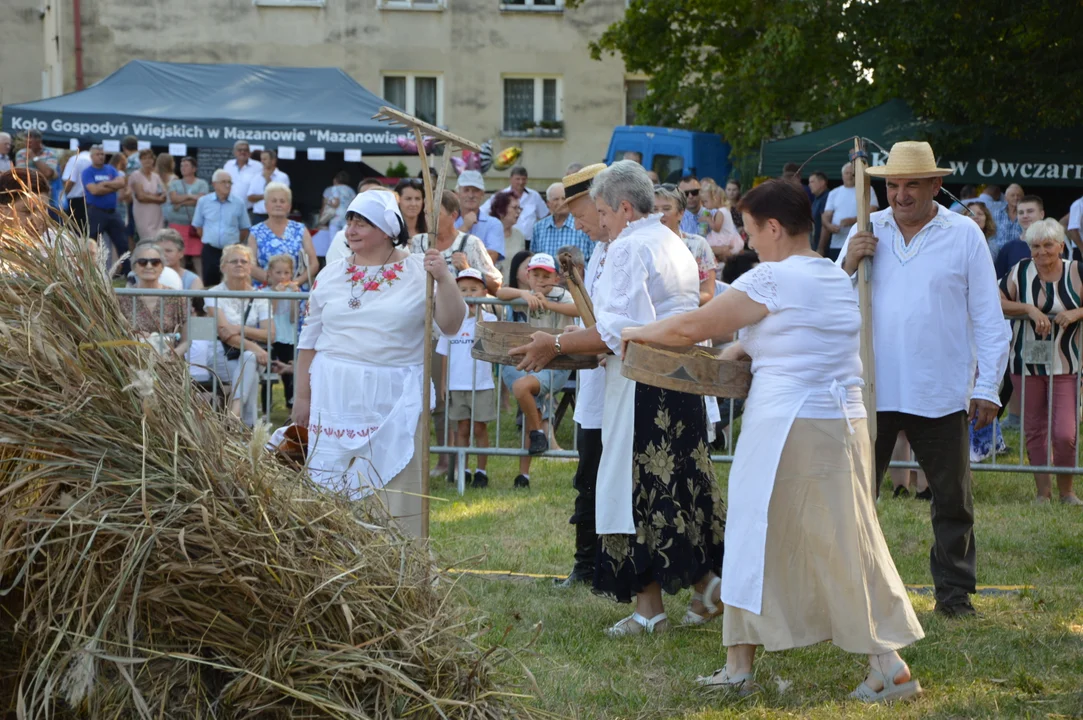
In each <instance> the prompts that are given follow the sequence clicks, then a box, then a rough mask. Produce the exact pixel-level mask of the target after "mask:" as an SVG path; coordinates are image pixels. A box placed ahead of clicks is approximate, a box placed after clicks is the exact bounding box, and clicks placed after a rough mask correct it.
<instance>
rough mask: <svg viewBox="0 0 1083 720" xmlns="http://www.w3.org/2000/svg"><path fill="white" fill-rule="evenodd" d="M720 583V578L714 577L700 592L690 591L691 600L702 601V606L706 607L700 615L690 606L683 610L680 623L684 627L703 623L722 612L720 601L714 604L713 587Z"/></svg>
mask: <svg viewBox="0 0 1083 720" xmlns="http://www.w3.org/2000/svg"><path fill="white" fill-rule="evenodd" d="M721 584H722V578H720V577H715V578H713V579H712V580H711V581H710V582H709V583H707V588H706V589H705V590H704V591H703V592H702V593H698V592H696V591H695V590H693V591H692V601H693V602H695V601H696V600H698V601H700V602H701V603H703V607H705V608H707V614H706V615H700V614H699V613H698V612H695V611H694V610H692V608H691V607H690V608H688V609H687V610H685V612H684V620H682V621H681V625H683V626H685V627H689V626H696V625H704V624H706V623H709V622H710V621H712V620H714V619H715V618H716V617H718V616H720V615H721V614H722V610H723V606H722V603H718V604H717V605H715V604H714V591H715V588H717V587H718V586H719V585H721Z"/></svg>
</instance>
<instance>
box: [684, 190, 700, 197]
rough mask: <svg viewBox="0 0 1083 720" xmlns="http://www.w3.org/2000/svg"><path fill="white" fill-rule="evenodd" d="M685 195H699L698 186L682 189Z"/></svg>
mask: <svg viewBox="0 0 1083 720" xmlns="http://www.w3.org/2000/svg"><path fill="white" fill-rule="evenodd" d="M684 195H685V197H697V196H698V195H699V188H691V189H689V190H685V191H684Z"/></svg>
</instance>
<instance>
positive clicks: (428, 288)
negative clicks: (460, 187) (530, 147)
mask: <svg viewBox="0 0 1083 720" xmlns="http://www.w3.org/2000/svg"><path fill="white" fill-rule="evenodd" d="M372 118H373V119H374V120H381V121H383V122H386V123H389V124H390V125H391V126H392V127H401V128H406V129H408V130H410V131H412V132H413V134H414V139H415V140H416V141H417V155H418V157H419V158H420V159H421V167H422V180H423V181H424V183H425V207H427V208H428V209H429V217H428V226H429V232H428V238H427V239H426V242H425V247H426V248H430V247H434V246H435V244H436V231H437V229H438V228H437V225H438V223H439V222H440V201H441V199H442V198H443V196H444V184H445V183H446V182H447V171H448V168H449V167H450V166H451V156H452V154H453V153H454V152H455V151H456V150H458V151H462V150H473V151H474V152H481V146H480V145H478V144H476V143H472V142H470V141H469V140H467V139H466V138H462V137H459V136H458V135H455V134H453V133H449V132H448V131H446V130H441V129H440V128H438V127H436V126H435V125H430V124H429V123H427V122H425V121H424V120H419V119H417V118H416V117H414V116H413V115H407V114H406V113H404V112H400V111H398V110H396V109H394V108H389V107H387V106H386V105H385V106H383V107H381V108H380V110H379V111H378V112H377V113H376V114H375V115H373V116H372ZM426 135H428V136H430V137H432V138H435V139H436V141H437V142H439V143H441V144H443V146H444V162H443V163H441V166H440V173H439V174H438V175H437V178H436V188H435V189H434V188H433V186H432V177H431V173H430V172H429V158H428V156H427V155H426V153H425V136H426ZM433 295H434V284H433V279H432V275H428V274H426V276H425V364H424V371H423V374H422V381H421V408H422V409H421V432H423V433H425V436H426V437H427V436H428V433H429V425H430V423H431V422H432V409H431V404H430V398H429V392H430V390H429V388H431V387H432V352H433V336H432V333H433V304H434V303H433ZM425 445H426V450H425V452H424V453H422V455H421V537H422V538H426V539H427V538H428V537H429V459H430V453H429V452H428V447H427V446H428V443H425Z"/></svg>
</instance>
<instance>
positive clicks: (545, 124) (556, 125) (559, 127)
mask: <svg viewBox="0 0 1083 720" xmlns="http://www.w3.org/2000/svg"><path fill="white" fill-rule="evenodd" d="M539 125H540V127H541V134H542V136H544V137H560V136H561V135H563V134H564V123H562V122H561V121H560V120H542V121H541V123H539Z"/></svg>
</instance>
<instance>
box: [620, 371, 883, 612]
mask: <svg viewBox="0 0 1083 720" xmlns="http://www.w3.org/2000/svg"><path fill="white" fill-rule="evenodd" d="M862 385H864V383H863V381H862V380H861V378H858V377H854V378H849V379H847V380H844V381H842V382H840V381H838V380H835V381H833V382H832V383H831V384H830V385H829V386H823V387H820V386H809V385H807V384H805V383H802V382H800V381H797V380H794V379H793V378H790V377H779V376H771V375H762V374H761V375H755V376H753V378H752V387H751V389H750V390H749V393H748V400H747V401H746V402H745V410H744V415H743V416H742V419H741V435H740V437H739V438H738V439H737V450H736V452H735V453H734V458H733V467H732V468H731V470H730V476H729V491H728V494H727V498H726V503H727V505H726V508H727V510H726V542H725V548H726V553H725V555H724V556H723V559H722V602H723V603H724V604H726V605H731V606H733V607H737V608H741V609H742V610H747V611H748V612H751V613H755V614H756V615H759V614H760V610H761V608H762V603H763V566H764V560H765V552H766V547H767V511H768V507H769V506H770V504H771V493H772V492H773V491H774V487H775V474H776V472H777V471H778V463H779V460H781V458H782V449H783V448H784V447H785V446H786V439H787V438H788V437H789V435H790V428H791V427H792V426H793V421H794V420H795V419H796V418H797V413H798V412H799V411H800V410H801V407H802V406H803V405H804V404H805V401H806V400H807V399H808V398H809V396H810V395H812V394H813V393H818V392H824V393H830V394H831V395H832V396H834V398H835V400H836V402H837V403H838V404H839V407H840V410H841V413H842V416H843V417H845V418H846V422H847V424H849V422H850V421H849V416H848V415H847V409H846V404H847V390H848V388H850V387H861V386H862ZM850 430H851V432H852V431H853V428H852V427H851V428H850ZM810 460H811V458H810ZM598 479H599V482H600V481H601V477H600V476H599V478H598Z"/></svg>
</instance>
